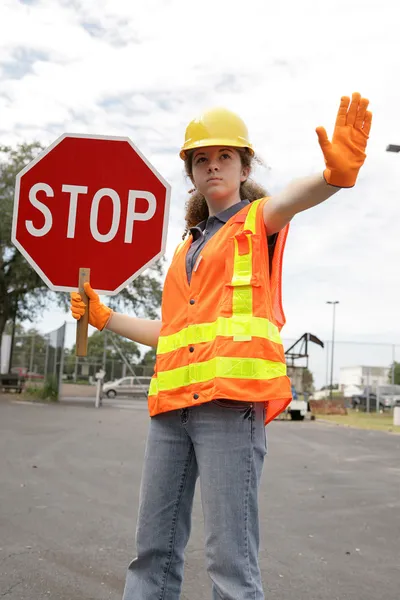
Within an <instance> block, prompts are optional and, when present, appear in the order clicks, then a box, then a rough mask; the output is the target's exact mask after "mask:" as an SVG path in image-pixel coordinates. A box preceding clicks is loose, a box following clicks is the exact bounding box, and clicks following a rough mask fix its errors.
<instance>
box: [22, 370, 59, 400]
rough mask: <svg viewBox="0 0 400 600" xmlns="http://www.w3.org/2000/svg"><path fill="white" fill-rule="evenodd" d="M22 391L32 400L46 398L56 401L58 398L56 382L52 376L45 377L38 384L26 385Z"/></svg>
mask: <svg viewBox="0 0 400 600" xmlns="http://www.w3.org/2000/svg"><path fill="white" fill-rule="evenodd" d="M24 392H25V394H26V395H27V396H29V397H30V398H31V399H32V401H42V400H47V401H50V402H56V401H57V400H58V382H57V378H56V377H54V376H49V377H47V378H46V379H45V380H44V381H43V382H40V383H38V384H33V385H32V384H31V385H26V386H25V389H24Z"/></svg>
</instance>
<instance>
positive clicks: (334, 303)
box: [327, 300, 339, 400]
mask: <svg viewBox="0 0 400 600" xmlns="http://www.w3.org/2000/svg"><path fill="white" fill-rule="evenodd" d="M327 304H332V306H333V322H332V348H331V385H330V393H329V399H330V400H332V399H333V359H334V353H335V320H336V304H339V300H328V302H327Z"/></svg>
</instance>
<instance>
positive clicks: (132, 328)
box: [106, 312, 161, 348]
mask: <svg viewBox="0 0 400 600" xmlns="http://www.w3.org/2000/svg"><path fill="white" fill-rule="evenodd" d="M106 329H109V330H110V331H113V332H114V333H118V334H119V335H122V336H124V337H126V338H128V339H129V340H132V341H133V342H137V343H138V344H144V345H145V346H153V348H156V347H157V344H158V338H159V337H160V330H161V321H159V320H151V319H138V318H136V317H129V316H128V315H122V314H120V313H115V312H113V313H112V315H111V317H110V320H109V321H108V323H107V325H106Z"/></svg>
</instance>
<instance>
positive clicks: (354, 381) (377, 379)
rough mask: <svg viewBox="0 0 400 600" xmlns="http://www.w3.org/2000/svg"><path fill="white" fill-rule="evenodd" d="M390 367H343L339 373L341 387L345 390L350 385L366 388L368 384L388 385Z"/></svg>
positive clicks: (341, 389) (342, 390)
mask: <svg viewBox="0 0 400 600" xmlns="http://www.w3.org/2000/svg"><path fill="white" fill-rule="evenodd" d="M389 374H390V368H389V367H366V366H361V365H360V366H356V367H341V369H340V375H339V389H340V391H341V392H344V391H345V390H347V389H348V388H350V387H354V386H356V387H359V388H361V389H364V388H365V387H367V386H373V387H375V386H377V385H387V384H388V383H389V381H390V379H389Z"/></svg>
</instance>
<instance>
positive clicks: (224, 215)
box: [190, 200, 250, 238]
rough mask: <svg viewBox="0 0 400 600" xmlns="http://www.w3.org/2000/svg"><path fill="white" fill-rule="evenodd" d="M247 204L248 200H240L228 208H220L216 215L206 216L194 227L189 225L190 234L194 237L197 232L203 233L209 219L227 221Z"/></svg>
mask: <svg viewBox="0 0 400 600" xmlns="http://www.w3.org/2000/svg"><path fill="white" fill-rule="evenodd" d="M248 204H250V200H241V201H240V202H237V203H236V204H233V205H232V206H230V207H229V208H226V209H225V210H222V211H221V212H219V213H217V214H216V215H214V216H212V217H208V219H206V220H205V221H201V222H200V223H198V224H197V225H196V226H195V227H191V228H190V232H191V234H192V235H193V237H194V238H196V237H198V235H199V233H203V231H204V230H205V229H206V225H207V223H208V222H209V221H210V219H213V220H218V221H221V223H227V222H228V221H229V219H230V218H231V217H233V216H234V215H236V213H238V212H239V211H240V210H242V208H244V207H245V206H247V205H248ZM196 234H197V235H196Z"/></svg>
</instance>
